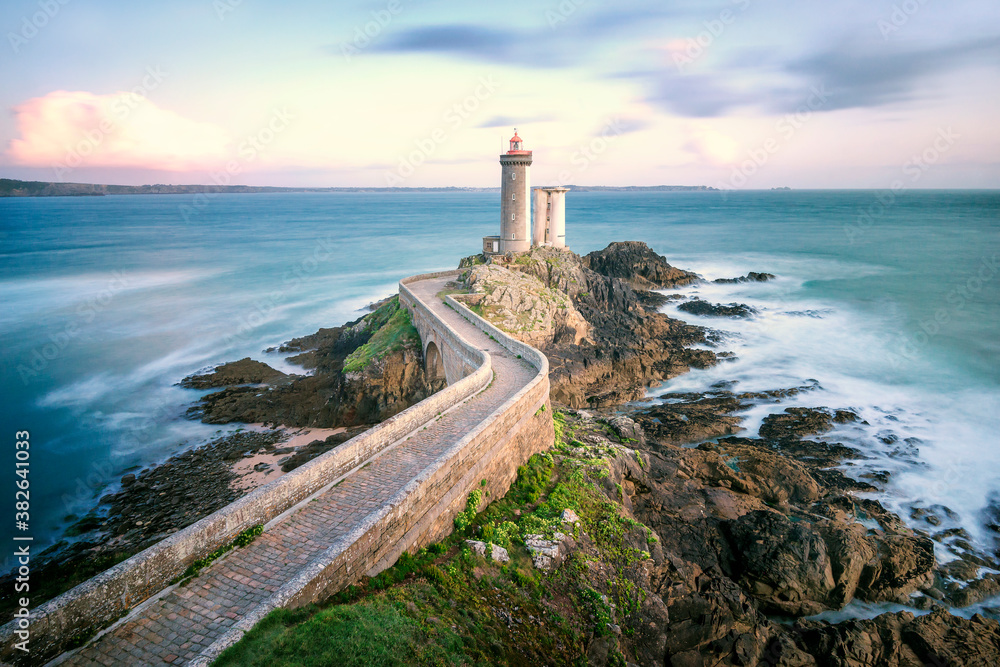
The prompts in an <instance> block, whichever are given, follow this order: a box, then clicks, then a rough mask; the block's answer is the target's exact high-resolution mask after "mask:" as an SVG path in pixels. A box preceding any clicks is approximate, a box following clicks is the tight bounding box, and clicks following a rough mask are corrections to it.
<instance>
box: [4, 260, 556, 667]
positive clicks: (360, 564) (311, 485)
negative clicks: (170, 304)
mask: <svg viewBox="0 0 1000 667" xmlns="http://www.w3.org/2000/svg"><path fill="white" fill-rule="evenodd" d="M454 273H455V272H445V273H439V274H427V275H422V276H414V277H412V278H408V279H406V280H404V281H402V282H401V283H400V301H401V303H403V304H404V305H405V306H406V307H407V308H409V309H410V311H411V314H412V315H413V320H414V324H415V325H417V328H418V330H420V331H421V334H422V335H423V334H424V332H427V335H428V336H429V337H430V336H433V337H434V340H435V342H436V343H437V345H438V347H439V349H441V350H442V352H443V355H444V357H445V358H446V359H447V358H448V357H452V372H454V373H459V374H464V377H460V378H459V379H457V381H456V382H454V383H453V384H450V385H449V386H448V387H446V388H445V389H443V390H442V391H440V392H438V393H437V394H434V395H433V396H431V397H429V398H427V399H426V400H424V401H421V402H420V403H418V404H417V405H415V406H413V407H411V408H409V409H407V410H405V411H403V412H401V413H399V414H398V415H396V416H394V417H392V418H390V419H388V420H386V421H385V422H383V423H382V424H379V425H378V426H376V427H374V428H372V429H370V430H368V431H366V432H365V433H363V434H361V435H359V436H357V437H355V438H353V439H351V440H349V441H348V442H346V443H344V444H343V445H341V446H340V447H337V448H336V449H334V450H331V451H330V452H328V453H326V454H324V455H323V456H320V457H318V458H316V459H314V460H313V461H311V462H309V463H307V464H306V465H304V466H302V467H300V468H298V469H296V470H294V471H292V472H291V473H289V474H287V475H285V476H283V477H281V478H279V479H277V480H275V481H274V482H271V483H270V484H267V485H265V486H263V487H260V488H259V489H257V490H255V491H253V492H252V493H250V494H249V495H247V496H245V497H244V498H241V499H240V500H238V501H236V502H235V503H233V504H231V505H229V506H227V507H225V508H223V509H221V510H219V511H218V512H215V513H214V514H212V515H210V516H208V517H205V518H204V519H202V520H201V521H198V522H197V523H195V524H192V525H191V526H188V527H187V528H185V529H184V530H182V531H179V532H178V533H175V534H174V535H172V536H170V537H169V538H167V539H165V540H163V541H162V542H159V543H158V544H156V545H154V546H152V547H150V548H149V549H146V550H145V551H143V552H141V553H139V554H137V555H135V556H133V557H132V558H130V559H128V560H126V561H124V562H122V563H120V564H118V565H116V566H115V567H113V568H111V569H110V570H107V571H106V572H104V573H102V574H100V575H98V576H96V577H94V578H93V579H90V580H89V581H87V582H85V583H83V584H81V585H80V586H77V587H76V588H74V589H73V590H71V591H68V592H67V593H64V594H63V595H61V596H59V597H57V598H55V599H53V600H51V601H49V602H48V603H46V604H44V605H42V606H41V607H39V608H37V609H36V610H34V611H33V613H32V620H31V638H32V643H31V647H32V656H33V658H34V659H36V660H38V659H40V658H43V657H52V656H54V655H57V654H58V653H60V652H61V651H64V650H66V649H67V648H69V647H70V645H71V641H72V640H73V638H75V637H78V636H81V635H87V634H90V633H91V632H93V631H94V630H97V629H99V628H102V627H106V626H107V625H109V624H111V623H112V622H114V621H115V620H117V619H118V618H120V617H121V616H123V615H125V614H126V613H128V612H129V610H131V609H132V608H134V607H135V606H136V605H138V604H139V603H141V602H142V601H144V600H146V599H147V598H149V597H150V596H152V595H154V594H156V593H158V592H159V591H161V590H162V589H164V588H165V587H166V586H168V585H169V583H170V581H172V580H173V579H175V578H176V577H177V576H178V575H180V574H181V573H183V572H184V570H185V569H186V568H187V567H188V565H190V564H191V563H192V562H193V561H194V560H196V559H198V558H203V557H204V556H206V555H208V554H209V553H211V552H213V551H215V550H216V549H218V548H219V547H221V546H224V545H226V544H228V543H229V542H231V541H232V540H233V539H234V538H235V537H236V535H238V534H239V533H240V532H241V531H243V530H245V529H247V528H250V527H252V526H254V525H257V524H262V523H267V522H268V521H270V520H271V519H274V518H275V517H277V516H278V515H280V514H281V513H282V512H284V511H285V510H287V509H289V508H290V507H293V506H294V505H295V504H297V503H298V502H300V501H302V500H304V499H306V498H308V497H309V496H311V495H312V494H314V493H316V492H317V491H320V490H322V489H323V488H324V487H327V486H329V485H331V484H334V483H336V482H337V481H338V480H339V479H341V478H342V477H343V476H345V475H346V474H349V473H350V472H351V471H353V470H355V469H356V468H358V467H359V466H361V465H363V464H364V463H365V462H366V461H367V460H369V459H370V458H371V457H372V456H374V455H376V454H378V453H379V452H381V451H382V450H384V449H385V448H386V447H388V446H390V445H392V444H393V443H395V442H397V441H398V440H400V439H401V438H403V437H404V436H406V435H408V434H410V433H412V432H413V431H416V430H418V429H420V428H422V427H423V425H424V424H426V423H427V422H429V421H431V420H433V419H436V418H437V417H438V415H439V414H440V413H441V412H444V411H446V410H448V409H451V408H453V407H455V406H458V405H459V404H460V403H462V402H463V401H466V400H468V399H469V398H471V397H472V396H474V395H475V394H477V393H479V392H480V391H482V390H484V389H486V388H487V387H488V386H489V384H490V382H491V381H492V379H493V368H492V363H491V359H490V355H489V354H488V353H486V352H484V351H482V350H480V349H478V348H476V347H475V346H473V345H471V344H469V343H466V342H465V341H464V340H463V339H462V338H460V337H459V336H458V335H457V334H456V333H455V332H454V331H453V330H452V329H451V328H450V327H449V326H448V325H447V324H446V323H444V322H443V321H442V320H441V319H440V318H438V317H437V315H435V314H434V313H433V311H431V310H430V309H429V308H428V307H427V306H426V304H424V303H422V302H421V301H420V300H419V299H418V298H417V297H416V296H415V295H414V294H413V293H412V292H411V291H410V290H409V289H408V288H407V287H406V285H407V284H408V283H412V282H414V281H417V280H422V279H426V278H432V277H440V276H444V275H451V274H454ZM445 301H446V303H447V304H448V305H449V306H450V307H451V308H453V309H454V310H455V311H457V312H458V313H460V314H461V315H462V316H463V317H465V318H466V319H468V320H469V321H470V322H472V323H474V324H475V325H476V326H477V327H479V328H480V329H482V330H483V331H485V332H487V333H488V334H490V335H491V336H493V338H494V339H495V340H496V341H497V342H498V343H499V344H500V345H502V346H503V347H505V348H507V349H508V350H510V351H511V352H512V353H513V354H515V355H518V356H520V357H521V358H522V359H524V360H525V361H526V362H527V363H529V364H531V365H532V366H533V367H534V368H535V369H536V370H537V373H536V375H535V376H534V377H533V378H532V380H531V381H530V382H529V383H528V384H527V385H526V386H525V387H523V388H522V389H521V390H520V391H519V392H518V393H517V394H515V395H514V396H512V397H511V398H510V399H509V400H508V401H506V402H505V403H504V404H503V405H502V406H500V408H498V409H497V410H496V411H495V412H494V413H493V414H492V415H490V416H489V417H488V418H487V419H485V420H484V421H483V422H482V423H480V424H479V425H478V426H477V427H476V428H475V429H474V430H473V431H472V432H470V433H468V434H467V435H466V436H465V437H464V438H462V439H461V440H459V441H458V442H456V443H455V444H454V445H453V446H452V447H450V448H449V449H448V450H447V451H446V452H444V453H443V454H442V455H441V456H440V457H438V459H437V460H436V461H434V462H433V463H432V464H431V465H429V466H428V467H427V468H426V469H425V470H424V471H423V472H422V473H421V474H420V475H418V476H417V477H416V478H414V479H413V480H411V481H410V483H409V484H407V485H406V486H405V487H404V488H403V489H401V490H400V491H399V492H398V493H397V494H396V495H395V496H394V497H393V498H392V499H391V500H390V501H389V502H388V503H387V504H386V505H384V506H383V507H381V508H379V509H378V510H376V511H375V512H373V513H372V514H371V515H370V516H369V517H368V518H367V519H366V520H365V521H363V522H362V523H361V524H360V525H359V526H358V527H357V528H356V529H355V530H354V531H353V532H351V533H350V534H347V535H345V536H343V537H342V538H340V539H339V540H337V541H336V542H335V543H333V544H331V545H330V547H329V548H328V549H327V550H326V551H325V552H323V553H322V554H321V555H320V556H319V557H317V558H316V559H315V560H314V561H313V562H312V563H310V564H309V565H308V566H307V567H306V568H304V569H303V570H302V571H300V572H299V574H298V575H297V576H296V578H295V579H293V580H291V581H289V582H287V583H286V584H285V585H284V586H282V587H281V588H280V589H279V590H278V591H277V592H276V593H275V594H274V595H273V596H271V597H270V598H268V599H267V600H266V601H265V602H263V603H262V604H261V605H259V606H258V607H257V608H255V609H254V610H252V611H251V612H250V613H249V614H247V615H246V616H244V617H243V618H242V619H241V620H240V621H239V622H238V623H237V624H236V625H235V626H234V627H233V628H232V629H231V630H230V631H229V632H228V633H227V634H225V635H223V636H222V637H221V638H220V639H219V640H218V641H216V642H215V643H214V644H213V645H212V646H211V647H209V648H208V649H206V651H205V652H204V653H203V654H202V656H201V657H200V658H199V659H198V660H196V661H195V662H194V664H201V665H208V664H210V663H211V661H212V660H213V659H214V658H215V657H217V656H218V655H219V653H221V652H222V651H223V650H224V649H225V648H226V647H227V646H229V645H231V644H232V643H235V642H236V641H238V640H239V639H240V638H241V637H242V636H243V634H244V633H245V632H247V631H248V630H249V629H250V628H252V627H253V626H254V625H255V624H256V623H257V622H258V621H259V620H260V619H262V618H263V617H264V616H265V615H266V614H267V613H268V612H270V611H271V610H273V609H275V608H277V607H282V606H283V607H298V606H302V605H306V604H309V603H311V602H316V601H319V600H322V599H324V598H326V597H329V595H331V594H333V593H335V592H337V591H339V590H340V589H342V588H343V587H345V586H347V585H349V584H351V583H354V582H355V581H357V580H358V579H360V578H361V577H362V576H363V575H365V574H366V573H369V572H376V571H378V570H381V569H383V568H385V567H387V566H389V565H391V564H392V563H394V562H395V561H396V559H397V558H398V557H399V554H400V553H402V552H403V551H414V550H416V549H418V548H420V547H422V546H425V545H427V544H430V543H432V542H435V541H438V540H440V539H441V538H443V537H444V536H446V535H447V534H449V533H450V532H451V530H452V527H453V520H454V517H455V514H456V513H457V512H459V511H461V510H462V509H463V508H464V506H465V502H466V498H467V496H468V494H469V493H470V492H471V491H472V490H473V489H475V488H482V487H481V481H482V480H485V482H486V485H485V489H486V490H487V491H488V492H489V498H497V497H500V496H502V495H503V494H504V493H506V490H507V488H508V487H509V486H510V483H511V482H512V481H513V480H514V478H515V476H516V474H517V468H518V466H520V465H521V464H523V463H524V462H525V461H526V460H527V459H528V458H529V457H530V456H531V455H532V454H534V453H536V452H538V451H542V450H545V449H547V448H549V447H551V445H552V442H553V439H554V433H553V425H552V411H551V406H550V404H549V381H548V359H547V358H546V357H545V355H543V354H542V353H541V352H539V351H538V350H535V349H534V348H532V347H529V346H527V345H525V344H523V343H521V342H519V341H517V340H515V339H513V338H511V337H510V336H508V335H507V334H505V333H503V332H502V331H500V330H499V329H497V328H496V327H493V326H492V325H490V324H489V323H487V322H485V321H484V320H482V319H481V318H479V317H478V316H477V315H475V314H474V313H473V312H472V311H470V310H469V309H468V308H466V307H465V306H464V305H462V304H461V303H459V302H458V301H456V300H454V299H452V298H451V297H445ZM427 342H428V341H424V345H426V344H427ZM15 630H16V625H15V623H8V624H7V625H5V626H3V628H0V642H2V644H0V647H2V653H0V659H4V660H9V659H11V657H12V656H13V644H14V642H15V641H16V640H17V639H16V635H15V634H14V632H15Z"/></svg>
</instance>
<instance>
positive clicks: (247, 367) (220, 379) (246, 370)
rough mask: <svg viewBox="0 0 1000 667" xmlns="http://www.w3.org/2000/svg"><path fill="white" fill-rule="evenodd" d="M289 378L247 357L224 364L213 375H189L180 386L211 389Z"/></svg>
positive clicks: (274, 381)
mask: <svg viewBox="0 0 1000 667" xmlns="http://www.w3.org/2000/svg"><path fill="white" fill-rule="evenodd" d="M287 377H288V376H287V375H286V374H284V373H282V372H281V371H277V370H275V369H273V368H271V367H270V366H268V365H267V364H265V363H263V362H261V361H254V360H253V359H251V358H250V357H246V358H244V359H240V360H239V361H230V362H229V363H226V364H222V365H221V366H218V367H216V368H215V369H214V370H213V371H212V372H211V373H206V374H203V375H189V376H188V377H186V378H184V379H183V380H181V382H180V385H181V386H182V387H188V388H190V389H210V388H214V387H231V386H234V385H241V384H264V383H278V382H280V381H281V380H284V379H285V378H287Z"/></svg>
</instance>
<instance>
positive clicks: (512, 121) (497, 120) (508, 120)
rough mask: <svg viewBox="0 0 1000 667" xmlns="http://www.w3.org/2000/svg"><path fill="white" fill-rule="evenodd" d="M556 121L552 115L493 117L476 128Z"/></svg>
mask: <svg viewBox="0 0 1000 667" xmlns="http://www.w3.org/2000/svg"><path fill="white" fill-rule="evenodd" d="M553 120H556V117H555V116H552V115H542V116H527V117H524V116H493V117H492V118H489V119H487V120H485V121H483V122H482V123H480V124H479V125H476V127H477V128H491V127H517V126H518V125H530V124H531V123H548V122H550V121H553Z"/></svg>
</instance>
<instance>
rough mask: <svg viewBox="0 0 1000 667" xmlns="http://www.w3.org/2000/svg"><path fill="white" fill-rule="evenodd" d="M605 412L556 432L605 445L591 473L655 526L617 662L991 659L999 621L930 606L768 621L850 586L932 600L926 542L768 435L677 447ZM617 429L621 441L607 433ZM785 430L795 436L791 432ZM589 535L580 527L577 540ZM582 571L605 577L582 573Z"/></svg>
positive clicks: (855, 593) (867, 593) (847, 595)
mask: <svg viewBox="0 0 1000 667" xmlns="http://www.w3.org/2000/svg"><path fill="white" fill-rule="evenodd" d="M844 412H845V413H846V411H844ZM791 414H792V415H795V413H791ZM819 415H825V417H826V421H827V422H828V423H829V422H832V421H833V420H834V419H836V415H837V411H833V410H816V411H815V412H800V413H798V415H795V416H797V417H801V418H802V419H801V422H802V426H801V428H802V429H803V431H804V432H805V431H810V430H813V429H817V428H818V426H817V423H818V422H819V421H822V420H821V418H820V417H819ZM617 418H618V420H619V424H618V426H617V427H610V424H608V423H604V422H602V421H599V420H597V419H594V418H593V417H592V416H591V415H589V414H586V413H580V415H579V416H577V417H572V416H571V417H569V418H567V422H566V427H565V428H566V430H567V432H569V433H572V437H573V442H574V445H575V447H576V449H570V450H567V454H572V455H575V456H586V455H587V452H607V451H609V449H608V448H609V447H610V448H611V449H612V450H617V451H616V454H615V455H614V456H612V457H611V459H610V462H609V468H608V470H609V472H608V474H607V476H606V477H602V476H601V475H597V476H595V483H597V484H599V485H600V486H601V487H602V488H603V489H604V490H605V493H606V495H607V497H608V498H609V500H611V501H612V502H615V503H618V504H620V507H621V511H622V512H623V513H624V514H625V515H626V516H627V517H628V518H630V519H634V520H636V521H638V522H641V524H645V525H646V526H648V527H650V528H651V529H652V531H653V533H654V534H655V536H656V538H657V539H656V541H655V543H654V542H650V544H651V547H650V549H649V550H650V552H651V553H650V559H649V560H647V561H645V565H644V566H643V567H642V568H640V569H638V570H633V571H631V572H629V573H628V575H627V576H628V577H629V580H630V581H631V582H632V583H631V584H630V585H631V586H635V587H636V588H638V589H641V590H642V594H640V595H639V597H640V598H641V599H642V600H643V602H642V604H641V605H639V606H638V607H635V608H633V609H632V610H630V611H629V612H621V615H619V617H618V618H617V619H616V620H615V622H616V623H619V624H620V625H621V627H622V633H621V636H620V638H619V640H618V641H619V646H620V647H621V648H622V651H623V653H624V655H625V658H626V660H627V661H633V662H636V663H638V664H649V665H670V666H674V665H758V664H767V665H787V666H791V665H845V666H851V667H855V666H857V667H861V666H868V667H875V666H876V665H918V664H970V665H972V664H976V665H987V664H996V661H997V660H998V659H1000V623H997V621H994V620H990V619H987V618H985V617H982V616H974V617H973V618H972V619H971V620H966V619H964V618H961V617H957V616H953V615H951V614H948V613H947V612H946V611H944V610H943V609H940V608H938V610H937V611H934V613H931V614H930V615H927V616H923V617H921V618H915V617H914V616H913V614H910V613H906V612H901V613H887V614H882V615H881V616H878V617H877V618H874V619H872V620H859V621H845V622H842V623H837V624H831V623H829V622H825V621H807V620H799V621H798V622H797V623H795V624H794V625H779V624H777V623H774V622H772V621H770V620H769V619H768V616H767V614H780V615H782V616H786V617H787V616H791V617H799V618H801V617H803V616H807V615H812V614H815V613H818V612H821V611H823V610H828V609H840V608H841V607H843V606H844V605H846V604H847V603H849V602H850V601H851V600H853V599H855V598H857V599H862V600H866V601H871V602H877V601H893V602H904V603H907V604H916V603H917V602H919V600H924V601H926V603H925V608H935V607H937V606H938V603H937V601H936V598H937V597H940V596H941V594H940V591H936V590H935V589H934V588H933V581H934V578H933V567H934V555H933V549H932V546H931V543H930V540H928V539H927V538H925V537H923V536H921V535H919V534H916V533H914V532H913V531H911V530H909V529H908V528H906V526H905V525H904V524H903V522H902V521H900V520H899V518H898V517H895V515H893V514H891V513H890V512H888V511H886V510H885V509H884V508H881V506H880V505H878V503H877V502H875V501H870V500H867V501H860V500H856V499H852V498H850V497H848V496H845V495H843V494H842V493H841V491H840V489H838V488H830V487H827V486H826V485H824V484H823V483H822V482H821V481H820V480H819V479H817V478H815V477H813V469H812V468H811V467H810V466H808V465H806V464H805V463H804V462H800V461H796V460H794V459H793V458H791V457H789V456H787V455H785V454H782V453H780V452H778V451H775V450H773V449H771V448H770V447H769V446H768V445H767V444H766V442H765V441H756V444H752V443H750V442H749V441H747V439H737V438H733V439H728V440H724V441H723V442H721V443H719V445H704V446H702V447H699V448H698V449H685V448H680V447H673V446H669V445H665V444H664V443H655V439H654V437H652V435H651V434H649V433H647V434H644V435H642V436H639V434H638V433H637V431H636V428H638V425H637V424H634V423H633V424H632V425H629V424H627V423H626V422H625V421H623V420H627V419H628V418H627V417H623V416H621V415H619V416H618V417H617ZM623 429H624V432H627V433H629V434H630V436H629V437H628V438H627V439H625V438H622V437H620V436H618V435H617V434H618V432H619V431H621V430H623ZM633 436H639V437H633ZM782 436H783V441H784V442H789V441H790V440H791V437H792V436H791V435H790V433H789V430H788V429H783V433H782ZM730 441H731V442H730ZM640 442H646V443H648V444H646V445H641V444H638V443H640ZM619 443H620V444H619ZM633 447H635V448H638V451H633V450H632V448H633ZM865 517H868V518H870V517H875V518H877V519H878V522H879V525H880V528H878V529H872V528H870V527H868V526H866V525H862V524H861V523H859V522H858V521H859V520H860V519H861V518H865ZM589 544H590V543H589V537H588V536H587V535H586V534H581V537H580V539H579V540H577V542H576V545H577V546H576V547H575V549H586V548H588V545H589ZM566 558H567V561H568V560H569V559H571V558H573V549H570V550H569V553H568V554H567V556H566ZM588 579H589V581H591V582H594V581H598V582H599V581H600V580H601V579H600V576H598V574H597V573H596V572H595V571H594V570H593V569H592V570H591V572H590V574H589V575H588ZM616 581H618V580H616ZM595 585H596V584H595ZM608 585H609V586H612V587H613V586H618V588H617V589H615V590H621V586H622V584H621V583H620V581H619V583H617V584H614V583H613V582H609V584H608ZM599 590H601V589H599ZM914 596H916V597H914ZM595 641H596V640H595ZM592 664H595V663H593V660H592ZM596 664H609V663H608V662H606V661H605V662H602V661H601V660H597V662H596Z"/></svg>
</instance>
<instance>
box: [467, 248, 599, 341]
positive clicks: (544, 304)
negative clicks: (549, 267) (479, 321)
mask: <svg viewBox="0 0 1000 667" xmlns="http://www.w3.org/2000/svg"><path fill="white" fill-rule="evenodd" d="M462 283H463V284H464V285H465V286H466V287H467V288H468V289H469V291H470V292H471V294H470V295H467V296H466V295H463V296H459V297H456V298H458V299H460V300H461V301H463V302H464V303H465V304H467V305H469V306H470V307H471V308H472V309H473V310H475V311H476V312H477V313H479V314H480V315H482V316H484V317H486V319H488V320H489V321H490V322H492V323H493V324H495V325H496V326H498V327H499V328H500V329H502V330H503V331H505V332H507V333H509V334H511V335H512V336H515V337H517V338H518V339H519V340H521V341H523V342H525V343H527V344H528V345H532V346H534V347H539V348H546V347H549V346H551V345H577V344H579V343H581V342H582V341H584V340H586V339H587V333H588V331H589V330H590V325H589V324H588V323H587V320H585V319H583V316H582V315H580V313H579V312H578V311H577V309H576V307H575V306H574V305H573V302H572V300H571V299H570V298H569V295H567V294H566V293H565V292H563V291H562V290H559V289H551V288H548V287H546V286H545V285H543V284H542V282H541V281H540V280H539V279H538V278H536V277H535V276H532V275H529V274H525V273H522V272H520V271H512V270H510V269H507V268H504V267H502V266H498V265H488V266H474V267H472V268H471V269H469V270H468V271H466V272H464V273H463V274H462Z"/></svg>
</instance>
